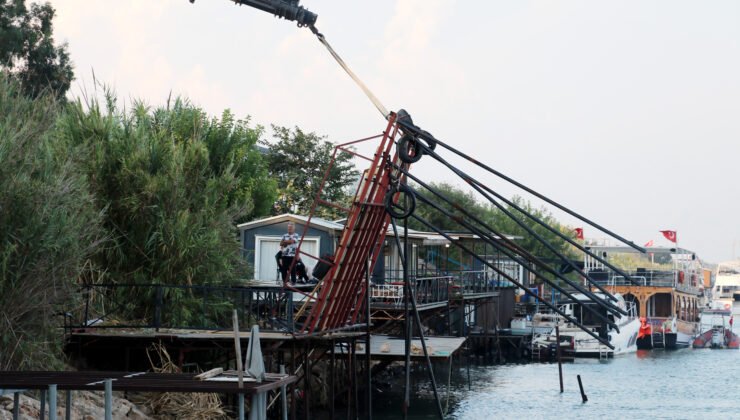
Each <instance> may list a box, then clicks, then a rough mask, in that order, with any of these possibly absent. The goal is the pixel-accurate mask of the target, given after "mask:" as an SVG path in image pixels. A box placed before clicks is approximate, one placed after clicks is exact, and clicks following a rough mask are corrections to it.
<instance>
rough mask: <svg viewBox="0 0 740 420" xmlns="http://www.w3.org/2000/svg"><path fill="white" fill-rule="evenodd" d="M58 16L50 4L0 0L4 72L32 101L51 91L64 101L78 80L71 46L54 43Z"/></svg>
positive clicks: (0, 67)
mask: <svg viewBox="0 0 740 420" xmlns="http://www.w3.org/2000/svg"><path fill="white" fill-rule="evenodd" d="M54 13H55V11H54V8H53V7H52V6H51V5H50V4H49V3H44V4H31V6H30V7H28V6H26V2H25V1H24V0H0V71H2V72H3V73H6V74H11V75H13V77H15V78H16V79H17V80H18V81H19V82H20V85H21V88H22V90H23V92H24V93H25V94H26V95H28V96H31V97H36V96H38V95H40V94H42V92H47V91H50V92H53V94H55V95H56V96H57V97H58V98H60V99H63V98H64V94H65V93H66V92H67V90H68V89H69V86H70V83H72V79H73V78H74V74H73V71H72V64H71V62H70V60H69V53H68V52H67V46H66V45H65V44H63V45H55V43H54V37H53V25H52V20H53V19H54Z"/></svg>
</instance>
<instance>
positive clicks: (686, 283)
mask: <svg viewBox="0 0 740 420" xmlns="http://www.w3.org/2000/svg"><path fill="white" fill-rule="evenodd" d="M678 273H679V272H677V271H653V270H639V271H631V272H627V274H629V276H630V277H632V278H633V279H634V280H637V281H638V283H639V284H640V286H654V287H673V288H676V289H677V290H679V291H683V292H688V293H697V292H698V291H699V286H700V285H701V284H700V283H699V282H698V281H697V280H693V281H692V279H691V276H690V275H688V276H685V277H684V280H683V281H679V274H678ZM595 282H596V283H597V284H599V285H600V286H607V287H608V286H633V285H634V284H633V283H632V282H631V281H629V280H627V279H626V278H625V277H624V276H621V275H616V274H612V275H610V276H609V278H608V279H603V280H602V279H596V280H595ZM693 282H696V285H694V284H693Z"/></svg>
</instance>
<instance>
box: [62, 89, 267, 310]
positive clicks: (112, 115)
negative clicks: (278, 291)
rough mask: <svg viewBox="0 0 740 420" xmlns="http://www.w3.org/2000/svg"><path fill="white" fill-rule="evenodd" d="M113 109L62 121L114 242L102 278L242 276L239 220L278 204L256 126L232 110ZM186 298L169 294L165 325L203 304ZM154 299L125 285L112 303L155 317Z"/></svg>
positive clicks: (198, 281)
mask: <svg viewBox="0 0 740 420" xmlns="http://www.w3.org/2000/svg"><path fill="white" fill-rule="evenodd" d="M115 104H116V100H115V97H114V96H112V94H110V93H109V94H108V95H107V103H106V104H103V105H101V104H100V103H98V102H96V101H92V102H91V103H88V104H83V103H81V102H80V101H79V100H78V101H76V102H74V103H72V104H70V106H69V107H68V112H67V113H66V114H65V116H64V117H63V118H62V120H61V121H60V123H59V138H60V139H61V140H63V141H64V142H65V143H67V144H70V145H72V146H73V147H78V148H80V149H81V151H80V153H79V154H78V158H79V162H80V165H81V166H82V167H83V168H84V170H85V172H86V174H87V177H88V179H89V183H90V188H91V190H92V191H93V193H94V194H95V198H96V202H97V203H98V206H99V208H100V210H101V211H103V212H104V214H105V217H104V219H103V226H104V227H105V229H106V230H107V232H109V234H110V236H111V238H112V240H111V242H112V243H111V244H110V245H109V246H108V247H106V249H103V250H101V251H100V252H98V253H97V254H96V256H95V261H96V263H97V266H98V267H101V269H104V271H103V272H102V273H101V278H102V279H103V280H107V281H109V282H114V283H136V284H152V283H153V284H165V285H186V286H190V285H219V284H228V283H232V282H235V281H237V280H239V279H242V278H244V276H245V275H246V266H245V262H244V260H243V258H242V257H241V254H240V252H239V250H240V244H239V242H238V241H237V235H236V232H235V223H236V222H237V221H239V220H245V219H249V218H251V217H256V216H261V215H263V214H265V212H266V211H267V210H268V209H267V207H266V206H265V205H264V204H263V203H257V201H259V200H266V201H267V202H268V203H272V202H273V201H274V197H275V193H274V192H275V187H274V181H272V180H271V179H270V178H269V177H268V174H267V167H266V165H265V163H264V162H263V161H262V156H261V154H260V153H259V152H258V151H257V149H256V142H257V141H258V139H259V136H260V133H261V129H260V128H259V127H258V128H256V129H254V128H251V127H250V126H249V124H248V120H236V119H235V118H234V117H233V115H232V114H231V113H230V112H229V111H225V112H224V113H223V114H222V116H221V118H220V119H218V118H209V117H208V116H207V115H206V114H205V113H204V112H203V111H202V110H200V109H199V108H197V107H194V106H193V105H191V104H189V103H188V102H187V101H185V100H175V101H174V103H173V104H172V105H169V104H168V106H166V107H162V108H156V109H153V110H152V109H151V108H150V107H148V106H146V105H144V104H143V103H140V102H138V103H135V104H134V106H133V107H132V109H131V110H128V111H125V110H119V109H117V108H116V106H115ZM189 293H190V292H188V291H185V290H182V289H166V295H165V301H166V304H168V309H167V311H163V317H166V318H167V319H165V321H167V320H171V321H172V322H177V323H188V322H191V321H192V320H193V317H194V316H195V314H196V313H198V312H197V311H198V310H199V306H197V304H196V303H195V302H194V299H193V298H192V296H190V295H189ZM153 294H154V290H153V289H151V288H131V289H128V290H121V291H120V294H119V295H117V296H116V300H117V301H119V302H127V306H126V307H125V311H123V313H122V315H124V316H126V317H127V318H128V319H151V316H152V310H153V308H152V307H151V302H152V299H153ZM167 302H169V303H167ZM164 312H166V313H164ZM119 316H121V314H119ZM198 321H200V319H198Z"/></svg>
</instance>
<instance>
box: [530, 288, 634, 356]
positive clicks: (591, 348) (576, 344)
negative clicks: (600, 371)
mask: <svg viewBox="0 0 740 420" xmlns="http://www.w3.org/2000/svg"><path fill="white" fill-rule="evenodd" d="M594 294H595V295H596V296H598V297H599V298H601V299H604V300H606V296H605V295H604V294H603V293H594ZM573 297H574V298H575V300H574V301H569V302H564V303H562V304H561V305H560V309H561V310H562V311H563V312H564V313H565V314H567V315H569V316H571V317H573V318H575V319H576V320H577V321H578V322H580V323H581V324H583V325H584V326H586V327H587V328H589V329H590V330H591V331H592V332H594V333H596V334H597V335H599V336H600V337H603V338H605V339H607V340H608V341H609V344H611V345H612V346H614V349H610V348H609V347H607V346H605V345H604V344H602V343H600V342H599V340H597V339H595V338H594V337H592V336H591V335H589V334H588V333H586V332H585V331H583V330H582V329H581V328H579V327H578V326H576V325H574V324H572V323H569V322H567V320H565V322H564V323H563V324H562V325H561V326H560V328H559V329H560V332H559V333H560V345H561V347H566V348H567V347H570V349H571V354H572V355H575V356H576V357H599V358H602V357H612V356H615V355H619V354H625V353H630V352H634V351H636V350H637V344H636V343H637V333H638V331H639V330H640V321H639V319H638V317H637V309H636V307H635V305H634V303H633V302H626V301H625V300H624V298H623V297H622V295H620V294H619V293H616V294H614V297H615V298H616V299H617V301H616V302H613V303H614V305H615V306H617V307H618V308H621V309H622V310H624V311H625V312H627V315H621V314H612V313H608V314H607V311H606V309H604V308H603V307H601V306H599V305H597V304H596V303H594V302H593V301H591V299H590V298H588V297H587V296H585V295H583V294H581V293H575V294H573ZM586 305H588V306H589V307H590V308H593V309H594V310H595V311H597V312H598V313H600V314H602V315H603V316H604V317H606V318H607V319H609V320H610V321H612V322H613V323H614V324H615V325H616V326H617V328H616V329H615V328H614V327H612V326H610V325H606V323H604V322H603V321H602V320H601V319H599V318H598V317H597V316H595V315H594V314H593V313H592V312H591V311H589V310H588V309H586V308H585V306H586ZM617 329H618V330H619V331H617ZM555 342H556V332H555V331H551V332H550V333H549V334H542V335H539V336H536V337H535V338H534V339H533V340H532V346H533V349H534V348H535V347H536V348H539V349H543V348H551V347H552V346H554V345H555Z"/></svg>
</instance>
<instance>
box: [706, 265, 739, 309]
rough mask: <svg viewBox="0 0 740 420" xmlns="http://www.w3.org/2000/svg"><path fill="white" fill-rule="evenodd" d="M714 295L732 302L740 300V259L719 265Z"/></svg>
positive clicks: (723, 300) (715, 297)
mask: <svg viewBox="0 0 740 420" xmlns="http://www.w3.org/2000/svg"><path fill="white" fill-rule="evenodd" d="M712 297H713V298H714V299H715V300H719V301H722V302H727V303H730V304H732V302H733V301H740V261H731V262H725V263H721V264H719V265H718V266H717V277H716V280H715V281H714V287H712Z"/></svg>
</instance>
